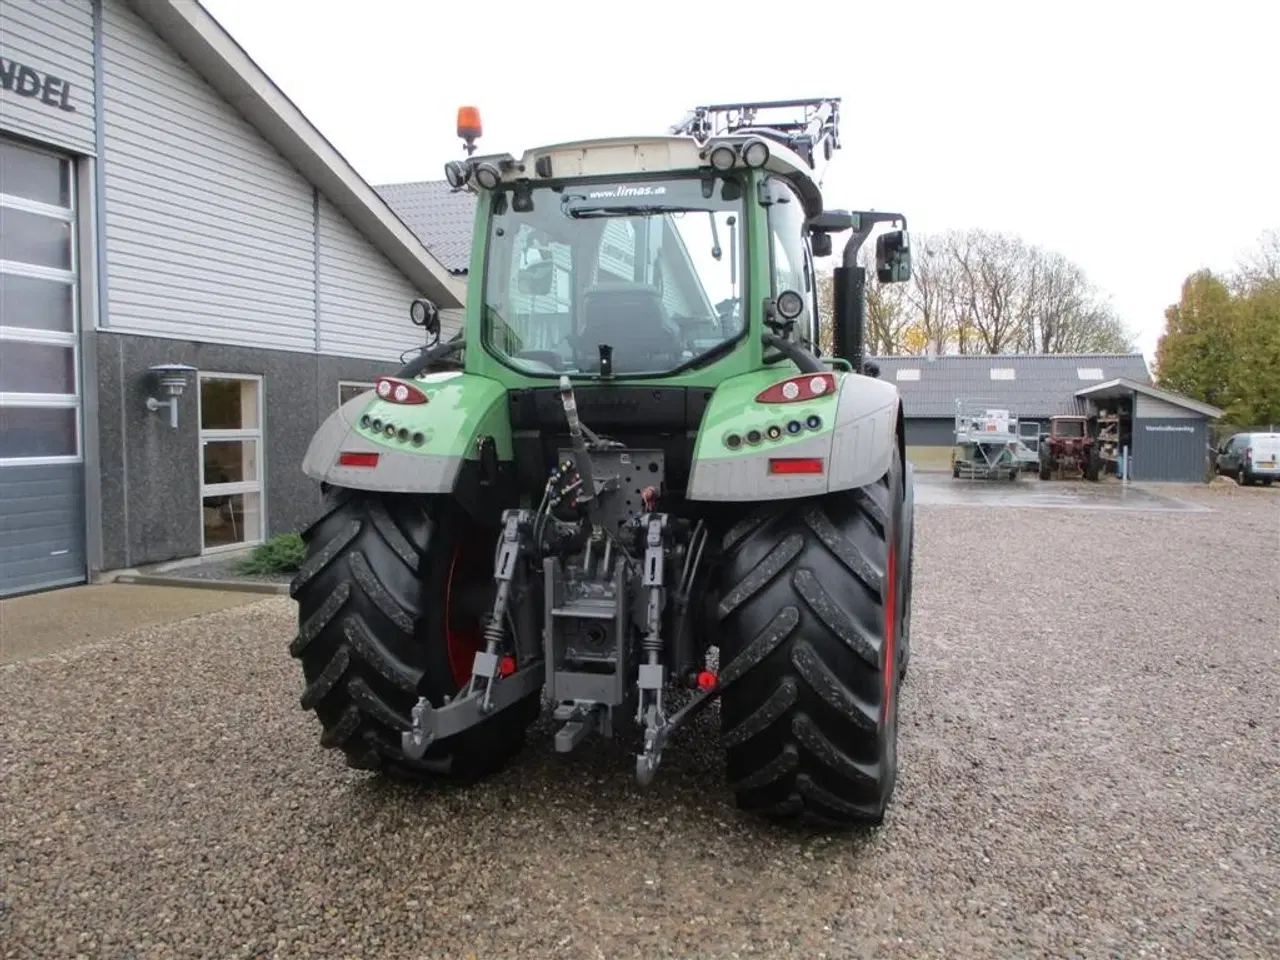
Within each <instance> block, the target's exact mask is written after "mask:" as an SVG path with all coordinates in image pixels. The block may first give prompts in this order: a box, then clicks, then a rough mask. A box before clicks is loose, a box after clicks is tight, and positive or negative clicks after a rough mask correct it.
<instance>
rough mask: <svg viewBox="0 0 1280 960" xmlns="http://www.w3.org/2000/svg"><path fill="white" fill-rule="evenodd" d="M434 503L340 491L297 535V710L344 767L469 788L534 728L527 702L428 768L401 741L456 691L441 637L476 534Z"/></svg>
mask: <svg viewBox="0 0 1280 960" xmlns="http://www.w3.org/2000/svg"><path fill="white" fill-rule="evenodd" d="M449 506H450V505H449V504H448V503H446V502H441V501H433V500H432V499H431V498H425V497H411V496H403V495H387V494H372V493H365V492H361V491H351V490H336V491H330V492H329V493H328V494H327V495H326V504H325V510H324V513H323V515H322V516H321V517H320V519H319V520H317V521H316V522H315V523H313V524H312V525H311V526H310V527H309V528H308V529H307V530H305V531H304V532H303V534H302V538H303V540H304V542H305V543H306V548H307V553H306V560H305V561H304V562H303V564H302V567H301V569H300V570H299V571H298V574H297V576H295V577H294V580H293V584H292V586H291V588H290V593H291V595H292V596H293V598H294V600H296V601H297V604H298V633H297V636H296V637H295V638H294V640H293V642H292V643H291V644H290V646H289V652H290V654H291V655H292V656H294V657H296V658H298V659H299V660H300V661H301V663H302V672H303V677H304V690H303V693H302V696H301V700H300V703H301V705H302V707H303V708H304V709H306V710H312V711H314V712H315V714H316V716H317V718H318V719H319V721H320V726H321V734H320V743H321V745H322V746H324V747H326V748H329V749H337V750H341V751H342V753H343V754H344V755H345V757H346V761H347V765H348V766H350V767H353V768H355V769H359V770H371V771H382V772H386V773H388V774H392V775H395V776H398V777H402V778H406V777H407V778H410V779H428V780H431V779H441V780H458V781H464V782H469V781H474V780H476V779H479V778H481V777H483V776H486V775H488V774H490V773H493V772H496V771H497V770H498V769H500V768H501V767H502V766H503V765H504V764H505V763H506V761H507V760H508V759H509V758H510V757H511V756H512V755H513V754H514V753H515V752H516V751H517V750H518V749H519V748H520V746H521V745H522V743H523V740H524V732H525V729H526V728H527V726H528V725H529V724H530V723H531V722H532V721H533V720H534V719H536V717H537V715H538V712H539V709H540V706H541V702H540V696H539V695H537V694H534V695H531V696H530V697H529V698H527V699H526V700H525V701H522V702H521V703H519V704H515V705H513V706H511V707H510V708H508V709H507V710H504V711H502V712H501V713H499V714H496V715H495V716H493V717H492V718H490V719H488V720H486V721H485V722H484V723H482V724H480V725H478V726H476V727H473V728H471V729H470V730H467V731H464V732H463V733H461V734H458V735H457V736H454V737H448V738H446V739H444V740H441V741H438V742H436V743H434V744H432V745H431V747H430V748H429V749H428V751H427V753H426V754H425V756H423V757H422V759H421V760H416V759H414V758H412V757H409V756H407V755H405V754H404V753H403V751H402V750H401V747H400V734H401V732H402V731H405V730H408V729H409V728H410V711H411V710H412V709H413V707H414V705H415V704H416V703H417V700H418V697H419V696H420V695H422V696H426V697H427V698H428V699H429V700H430V701H431V703H432V704H433V705H435V706H440V705H441V704H443V703H444V698H445V697H446V696H452V695H453V694H455V693H456V692H457V690H458V684H457V683H456V681H455V680H454V673H453V671H452V669H451V666H450V661H449V654H448V647H447V642H446V639H445V615H446V614H445V610H446V598H445V591H446V584H447V583H448V582H449V566H450V563H451V562H452V560H453V557H454V548H455V546H456V545H457V544H458V543H459V542H460V540H461V538H463V537H466V536H469V535H470V536H475V535H476V531H475V528H474V527H472V526H470V525H469V524H467V523H465V522H464V521H463V520H462V519H461V518H462V516H463V514H462V511H460V510H457V509H449Z"/></svg>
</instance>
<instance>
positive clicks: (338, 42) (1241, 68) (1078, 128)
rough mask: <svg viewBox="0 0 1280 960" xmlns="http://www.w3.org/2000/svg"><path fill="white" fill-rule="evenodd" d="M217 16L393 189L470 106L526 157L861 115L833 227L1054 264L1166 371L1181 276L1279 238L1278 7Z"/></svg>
mask: <svg viewBox="0 0 1280 960" xmlns="http://www.w3.org/2000/svg"><path fill="white" fill-rule="evenodd" d="M202 2H203V3H204V6H205V7H206V9H208V10H209V11H210V12H211V13H212V14H213V15H214V16H215V17H216V18H217V19H218V20H219V22H220V23H221V24H222V25H223V26H224V27H225V28H226V29H227V30H228V31H229V32H230V33H231V35H232V36H233V37H235V38H236V40H237V41H239V43H240V44H241V45H242V46H243V47H244V48H245V50H246V51H247V52H248V53H249V55H250V56H252V57H253V58H254V59H255V60H256V61H257V62H258V64H259V65H260V66H261V67H262V68H263V69H264V70H265V71H266V72H267V73H268V75H270V76H271V78H272V79H273V80H274V81H275V83H276V84H277V85H278V86H279V87H280V88H281V89H282V90H283V91H284V92H285V94H286V95H288V96H289V97H290V98H291V99H292V100H293V101H294V103H296V104H297V105H298V107H299V108H300V109H301V110H302V111H303V113H305V114H306V115H307V117H308V118H309V119H310V120H311V121H312V122H313V123H314V124H315V125H316V126H317V127H318V128H319V129H320V131H321V132H322V133H323V134H324V135H325V136H326V137H328V138H329V140H330V141H331V142H332V143H333V144H334V146H335V147H336V148H337V149H338V150H339V151H340V152H341V153H342V154H343V155H344V156H345V157H346V158H347V159H348V160H349V161H350V162H351V163H352V164H353V165H354V166H355V168H356V169H357V170H358V171H359V172H360V173H361V174H362V175H363V176H364V177H365V178H366V179H367V180H369V181H370V182H371V183H374V184H382V183H393V182H399V181H406V180H426V179H433V180H434V179H441V178H442V177H443V172H442V169H441V168H442V166H443V165H444V163H445V162H446V161H447V160H450V159H454V158H456V157H460V156H461V155H462V154H461V150H460V146H459V144H458V141H457V140H456V138H455V137H454V118H455V112H456V109H457V107H458V106H459V105H460V104H464V103H466V104H475V105H477V106H479V107H480V109H481V112H482V116H483V120H484V127H485V136H484V138H483V140H482V141H481V144H480V149H481V151H484V152H499V151H510V152H512V153H516V154H518V153H520V152H522V151H523V150H525V149H526V148H528V147H532V146H537V145H540V144H545V143H553V142H557V141H562V140H570V139H577V138H585V137H593V136H614V135H625V134H629V133H642V134H643V133H652V132H662V131H665V129H666V127H667V126H669V125H670V124H672V123H674V122H676V121H678V120H679V119H681V118H682V117H683V115H684V113H685V111H686V110H687V109H688V108H690V107H693V106H696V105H697V104H699V103H709V102H716V101H723V100H736V99H743V100H750V99H759V100H766V99H782V98H792V97H808V96H841V97H844V98H845V106H844V110H843V117H842V128H841V136H842V142H843V144H844V149H843V150H841V151H840V152H839V153H837V154H836V156H835V158H834V160H833V161H832V164H831V166H830V170H829V172H828V173H827V174H826V182H825V184H824V190H825V194H826V197H827V203H828V205H829V206H831V207H843V208H854V209H882V210H888V209H892V210H898V211H901V212H903V213H905V214H906V215H907V216H908V218H909V223H910V226H911V228H912V230H913V231H917V230H918V231H925V232H934V231H938V230H943V229H947V228H950V227H984V228H988V229H992V230H1003V231H1010V232H1013V233H1017V234H1020V235H1022V236H1023V237H1024V238H1025V239H1026V240H1027V241H1029V242H1031V243H1035V244H1039V245H1042V246H1044V247H1048V248H1051V249H1055V250H1057V251H1059V252H1061V253H1062V254H1064V255H1066V256H1067V257H1069V258H1071V259H1073V260H1075V261H1076V262H1078V263H1079V264H1081V266H1083V267H1084V269H1085V270H1086V271H1087V272H1088V273H1089V276H1090V277H1091V278H1092V279H1093V281H1094V282H1095V283H1096V284H1097V285H1098V286H1099V287H1100V288H1101V289H1102V290H1103V291H1105V293H1106V294H1108V295H1109V296H1110V297H1111V298H1112V301H1113V303H1114V305H1115V307H1116V308H1117V310H1118V311H1119V312H1120V315H1121V316H1122V318H1123V319H1124V320H1125V322H1126V323H1127V324H1128V325H1129V327H1130V329H1131V330H1132V331H1133V332H1134V333H1135V335H1136V336H1137V338H1138V345H1139V347H1140V348H1141V349H1142V350H1143V351H1144V352H1145V353H1147V354H1148V355H1150V353H1151V352H1152V351H1153V350H1154V349H1155V344H1156V339H1157V337H1158V336H1159V334H1160V331H1161V328H1162V324H1163V311H1164V308H1165V307H1166V306H1167V305H1168V304H1169V303H1172V302H1174V301H1176V300H1177V298H1178V294H1179V288H1180V285H1181V282H1182V280H1183V278H1184V277H1185V276H1186V275H1187V274H1188V273H1190V272H1192V271H1193V270H1196V269H1199V268H1201V267H1213V268H1218V269H1228V268H1230V267H1231V266H1232V265H1233V264H1234V262H1235V261H1236V259H1237V257H1238V256H1239V255H1241V254H1242V253H1244V252H1245V251H1246V250H1247V249H1249V248H1250V247H1251V246H1252V245H1253V244H1254V243H1255V242H1256V240H1257V238H1258V235H1259V234H1260V233H1261V232H1262V231H1263V230H1264V229H1266V228H1268V227H1280V127H1278V126H1277V122H1276V121H1277V117H1280V80H1278V79H1277V70H1278V69H1280V68H1278V67H1277V63H1278V62H1280V61H1278V60H1277V54H1276V49H1277V47H1276V43H1277V37H1280V2H1276V0H1212V2H1199V3H1195V4H1191V3H1186V2H1168V3H1157V2H1156V0H1149V2H1138V0H1070V2H1066V3H1058V4H1053V5H1050V4H1048V3H1029V2H1026V0H1022V2H1012V0H1010V2H999V3H998V2H993V0H991V2H989V0H982V2H977V0H913V2H908V3H900V2H899V3H890V2H878V3H877V2H857V3H854V2H848V3H843V4H842V3H836V4H831V5H825V6H817V5H809V6H801V5H799V4H785V5H782V6H781V7H769V6H766V5H765V4H764V3H763V2H762V0H753V3H751V4H746V5H739V6H735V5H732V4H728V3H706V4H699V3H696V2H690V0H682V2H671V0H643V2H639V3H614V4H610V3H606V2H600V0H595V2H582V0H554V2H548V3H533V2H529V0H525V2H521V3H512V2H488V3H484V2H480V3H472V4H440V3H428V2H421V0H361V2H359V3H341V4H339V3H329V4H325V3H312V2H310V0H202ZM752 7H754V9H756V10H759V11H760V14H759V15H755V14H747V13H746V12H745V11H746V10H747V9H749V8H752ZM770 9H774V10H782V11H785V14H786V15H785V16H778V15H776V14H775V15H772V16H766V15H765V12H766V11H768V10H770ZM1051 10H1052V12H1051ZM792 18H793V19H792ZM810 44H813V45H812V46H811V45H810Z"/></svg>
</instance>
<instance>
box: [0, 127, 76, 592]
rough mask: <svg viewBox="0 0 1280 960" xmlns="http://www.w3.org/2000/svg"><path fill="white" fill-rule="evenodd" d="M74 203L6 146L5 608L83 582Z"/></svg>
mask: <svg viewBox="0 0 1280 960" xmlns="http://www.w3.org/2000/svg"><path fill="white" fill-rule="evenodd" d="M75 236H76V223H75V196H74V184H73V178H72V164H71V162H70V160H68V159H67V158H66V157H61V156H58V155H56V154H53V153H47V152H45V151H42V150H37V149H34V148H32V147H29V146H26V145H25V144H18V143H15V142H13V141H11V140H6V139H3V138H0V596H7V595H11V594H15V593H23V592H26V591H29V590H37V589H41V588H45V587H53V586H60V585H64V584H72V583H81V582H83V581H84V580H85V578H86V563H85V512H84V457H83V443H82V440H81V433H82V423H81V407H80V357H79V338H78V332H79V317H78V310H77V297H76V266H77V265H76V249H75V242H74V239H75Z"/></svg>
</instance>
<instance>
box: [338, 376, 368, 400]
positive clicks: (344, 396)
mask: <svg viewBox="0 0 1280 960" xmlns="http://www.w3.org/2000/svg"><path fill="white" fill-rule="evenodd" d="M372 389H373V384H372V383H365V382H363V381H361V380H339V381H338V406H342V405H343V404H344V403H347V402H349V401H351V400H354V399H355V398H356V397H358V396H360V394H362V393H364V392H365V391H366V390H372Z"/></svg>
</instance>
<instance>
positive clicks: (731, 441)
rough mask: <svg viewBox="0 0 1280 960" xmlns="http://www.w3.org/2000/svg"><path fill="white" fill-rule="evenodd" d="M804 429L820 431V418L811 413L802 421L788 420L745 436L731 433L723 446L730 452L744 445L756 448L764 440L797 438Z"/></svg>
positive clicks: (749, 432) (748, 432)
mask: <svg viewBox="0 0 1280 960" xmlns="http://www.w3.org/2000/svg"><path fill="white" fill-rule="evenodd" d="M806 429H809V430H821V429H822V418H821V417H820V416H818V415H817V414H816V413H811V414H809V416H807V417H805V418H804V420H788V421H787V422H786V424H785V425H783V424H778V423H771V424H769V426H767V427H765V428H764V430H763V431H761V430H754V429H753V430H748V431H747V432H746V433H745V434H738V433H731V434H729V435H728V436H727V437H725V438H724V445H725V446H726V447H728V448H729V449H730V450H739V449H741V448H742V445H743V444H744V443H745V444H746V445H747V446H749V447H755V446H758V445H759V444H760V443H761V442H762V441H764V440H766V439H767V440H773V441H777V440H781V439H782V437H783V435H784V434H786V435H788V436H792V437H797V436H799V435H800V434H801V433H803V432H804V431H805V430H806Z"/></svg>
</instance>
